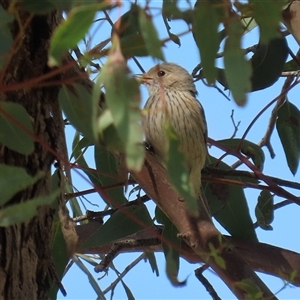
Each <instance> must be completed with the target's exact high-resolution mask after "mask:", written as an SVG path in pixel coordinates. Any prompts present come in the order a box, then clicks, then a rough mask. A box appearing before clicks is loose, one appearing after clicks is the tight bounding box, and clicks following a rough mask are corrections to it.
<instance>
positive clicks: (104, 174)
mask: <svg viewBox="0 0 300 300" xmlns="http://www.w3.org/2000/svg"><path fill="white" fill-rule="evenodd" d="M94 156H95V163H96V169H97V171H98V174H99V175H98V176H99V177H98V178H99V181H100V182H101V186H102V187H103V186H104V187H105V186H107V185H112V184H117V183H120V179H119V178H120V176H119V174H118V168H119V161H118V160H117V158H116V157H115V156H114V155H112V154H111V153H110V152H109V151H108V150H106V149H105V148H104V147H102V146H95V152H94ZM126 178H127V176H125V179H126ZM106 193H107V194H108V196H109V197H110V199H111V200H112V203H110V206H112V207H118V206H120V205H122V204H125V203H126V202H127V199H126V198H125V197H124V191H123V185H122V183H120V186H119V187H115V188H113V189H109V190H107V191H106Z"/></svg>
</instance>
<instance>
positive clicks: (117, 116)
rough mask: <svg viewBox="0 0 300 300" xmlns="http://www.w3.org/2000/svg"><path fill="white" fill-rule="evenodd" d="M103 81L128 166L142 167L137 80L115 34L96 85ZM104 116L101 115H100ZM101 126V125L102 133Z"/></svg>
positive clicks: (139, 98) (138, 168)
mask: <svg viewBox="0 0 300 300" xmlns="http://www.w3.org/2000/svg"><path fill="white" fill-rule="evenodd" d="M101 83H103V85H104V87H105V90H106V104H107V107H108V109H109V110H110V113H111V116H112V119H113V124H114V126H115V128H116V131H117V133H118V135H119V136H120V138H121V139H122V141H123V142H124V152H125V158H126V165H127V167H128V169H129V170H137V171H138V170H140V169H141V167H142V164H143V162H144V152H145V150H144V146H143V131H142V127H141V125H140V123H141V118H142V116H141V110H140V101H141V96H140V90H139V86H138V82H137V81H136V80H135V78H134V77H133V76H132V75H131V74H130V72H129V69H128V68H127V66H126V63H125V60H124V57H123V56H122V53H121V51H120V45H119V40H118V38H117V37H116V36H115V38H114V40H113V48H112V49H111V51H110V54H109V58H108V60H107V62H106V64H105V65H104V66H103V68H102V70H101V74H100V77H99V79H98V81H97V85H98V86H100V85H101ZM100 118H101V117H100ZM101 131H102V128H98V132H99V134H100V135H101Z"/></svg>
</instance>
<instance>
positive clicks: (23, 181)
mask: <svg viewBox="0 0 300 300" xmlns="http://www.w3.org/2000/svg"><path fill="white" fill-rule="evenodd" d="M43 176H44V174H43V173H39V174H38V175H36V176H35V177H31V176H30V175H28V173H27V172H26V170H25V169H24V168H21V167H14V166H8V165H2V164H0V190H1V197H0V206H3V205H4V204H5V203H6V202H7V201H8V200H10V199H11V197H12V196H14V195H15V194H16V193H18V192H20V191H22V190H24V189H25V188H27V187H28V186H31V185H33V184H35V183H36V182H37V181H38V180H40V179H41V178H42V177H43ZM12 182H13V184H12Z"/></svg>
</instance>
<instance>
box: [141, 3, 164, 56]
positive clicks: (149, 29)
mask: <svg viewBox="0 0 300 300" xmlns="http://www.w3.org/2000/svg"><path fill="white" fill-rule="evenodd" d="M139 23H140V27H141V33H142V36H143V37H144V41H145V45H146V48H147V49H148V52H149V54H150V55H151V56H152V57H153V58H158V59H161V60H165V59H164V55H163V53H162V50H161V46H162V42H161V41H160V40H159V38H158V34H157V31H156V29H155V27H154V25H153V21H152V19H151V16H150V15H149V14H147V13H146V12H145V11H144V10H143V9H139Z"/></svg>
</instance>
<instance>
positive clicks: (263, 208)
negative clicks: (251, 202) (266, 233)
mask: <svg viewBox="0 0 300 300" xmlns="http://www.w3.org/2000/svg"><path fill="white" fill-rule="evenodd" d="M255 216H256V218H257V223H258V225H259V226H260V227H261V228H262V229H265V230H272V229H273V228H272V226H271V225H270V224H271V223H272V221H273V219H274V196H272V195H271V193H270V192H269V191H267V190H263V191H261V192H260V195H259V197H258V201H257V205H256V207H255Z"/></svg>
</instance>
